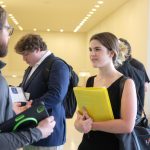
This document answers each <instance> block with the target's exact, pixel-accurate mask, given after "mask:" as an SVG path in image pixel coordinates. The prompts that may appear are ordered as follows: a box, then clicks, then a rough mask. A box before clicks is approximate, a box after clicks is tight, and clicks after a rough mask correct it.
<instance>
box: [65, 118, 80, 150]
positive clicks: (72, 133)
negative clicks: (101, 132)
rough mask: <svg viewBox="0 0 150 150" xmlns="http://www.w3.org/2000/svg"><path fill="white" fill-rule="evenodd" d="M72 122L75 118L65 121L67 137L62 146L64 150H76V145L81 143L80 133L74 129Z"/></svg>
mask: <svg viewBox="0 0 150 150" xmlns="http://www.w3.org/2000/svg"><path fill="white" fill-rule="evenodd" d="M75 116H76V115H75ZM74 120H75V118H73V119H67V137H66V144H65V145H64V150H77V148H78V145H79V143H80V142H81V139H82V133H79V132H78V131H77V130H76V129H75V128H74Z"/></svg>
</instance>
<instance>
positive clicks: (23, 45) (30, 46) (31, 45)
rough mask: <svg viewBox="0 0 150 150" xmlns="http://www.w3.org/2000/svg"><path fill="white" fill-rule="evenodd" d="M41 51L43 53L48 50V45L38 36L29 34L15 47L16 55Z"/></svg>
mask: <svg viewBox="0 0 150 150" xmlns="http://www.w3.org/2000/svg"><path fill="white" fill-rule="evenodd" d="M37 49H40V50H41V51H45V50H47V45H46V43H45V42H44V41H43V39H42V37H41V36H40V35H37V34H27V35H25V36H23V37H22V38H21V39H20V40H19V41H18V42H17V44H16V45H15V50H16V53H18V54H23V53H24V52H25V51H27V52H34V51H35V50H37Z"/></svg>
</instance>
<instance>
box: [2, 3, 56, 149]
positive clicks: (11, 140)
mask: <svg viewBox="0 0 150 150" xmlns="http://www.w3.org/2000/svg"><path fill="white" fill-rule="evenodd" d="M12 33H13V28H12V27H11V26H10V25H9V24H8V21H7V14H6V11H5V10H4V9H3V8H2V7H1V6H0V57H4V56H6V55H7V44H8V40H9V37H10V36H11V35H12ZM4 66H5V63H3V62H2V61H0V70H1V69H2V68H3V67H4ZM8 91H9V90H8V85H7V82H6V80H5V78H4V77H3V76H2V74H1V72H0V123H3V122H4V121H6V120H8V119H9V118H11V117H12V115H13V111H12V102H11V100H10V99H9V93H8ZM54 126H55V121H54V117H53V116H51V117H48V118H46V119H44V120H42V121H41V122H40V123H39V124H38V126H37V127H36V128H32V129H28V130H26V131H20V132H12V133H0V147H1V148H0V149H2V150H15V149H17V148H20V147H22V146H25V145H28V144H31V143H33V142H37V141H38V140H40V139H42V138H46V137H47V136H49V135H50V134H51V133H52V132H53V128H54Z"/></svg>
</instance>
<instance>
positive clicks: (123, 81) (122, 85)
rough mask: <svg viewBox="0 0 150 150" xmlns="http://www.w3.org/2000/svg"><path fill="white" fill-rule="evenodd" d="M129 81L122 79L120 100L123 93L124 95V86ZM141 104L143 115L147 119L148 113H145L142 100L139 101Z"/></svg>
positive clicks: (125, 78)
mask: <svg viewBox="0 0 150 150" xmlns="http://www.w3.org/2000/svg"><path fill="white" fill-rule="evenodd" d="M127 79H128V77H125V76H123V77H122V79H121V82H120V98H121V97H122V93H123V89H124V84H125V81H126V80H127ZM139 104H140V107H141V108H142V113H143V114H144V117H145V118H147V117H146V113H145V111H144V107H143V105H142V102H141V100H140V99H139Z"/></svg>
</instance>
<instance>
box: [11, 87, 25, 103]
mask: <svg viewBox="0 0 150 150" xmlns="http://www.w3.org/2000/svg"><path fill="white" fill-rule="evenodd" d="M9 96H10V98H11V99H12V102H27V100H26V97H25V94H24V92H23V90H22V88H21V87H17V86H10V87H9Z"/></svg>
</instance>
